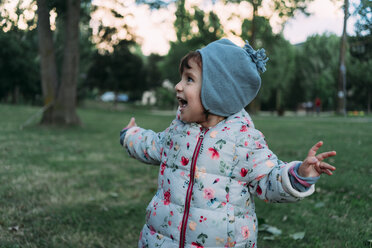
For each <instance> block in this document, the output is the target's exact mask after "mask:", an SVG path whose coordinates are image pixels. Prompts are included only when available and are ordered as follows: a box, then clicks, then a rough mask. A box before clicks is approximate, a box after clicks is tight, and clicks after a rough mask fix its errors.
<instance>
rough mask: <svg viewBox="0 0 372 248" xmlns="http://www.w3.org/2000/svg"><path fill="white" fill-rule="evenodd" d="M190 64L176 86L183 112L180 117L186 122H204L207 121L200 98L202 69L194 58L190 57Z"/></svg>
mask: <svg viewBox="0 0 372 248" xmlns="http://www.w3.org/2000/svg"><path fill="white" fill-rule="evenodd" d="M188 64H189V66H190V68H187V67H185V68H184V71H183V73H182V75H181V76H182V78H181V81H180V82H179V83H178V84H176V86H175V90H176V92H177V99H178V104H179V106H180V112H181V116H180V117H181V120H182V121H184V122H189V123H191V122H196V123H202V122H204V121H206V116H205V114H204V108H203V105H202V103H201V99H200V92H201V85H202V71H201V68H200V67H199V65H198V64H197V63H196V62H195V61H194V59H190V60H189V61H188Z"/></svg>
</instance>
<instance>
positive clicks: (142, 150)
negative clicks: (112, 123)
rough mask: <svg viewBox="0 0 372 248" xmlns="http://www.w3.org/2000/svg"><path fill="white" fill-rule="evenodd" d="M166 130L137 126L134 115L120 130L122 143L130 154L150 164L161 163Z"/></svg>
mask: <svg viewBox="0 0 372 248" xmlns="http://www.w3.org/2000/svg"><path fill="white" fill-rule="evenodd" d="M163 137H164V132H160V133H156V132H154V131H152V130H146V129H143V128H140V127H138V126H137V124H136V121H135V118H134V117H132V118H131V119H130V121H129V123H128V125H127V126H126V127H125V128H123V130H122V131H121V132H120V144H121V145H122V146H124V147H125V148H126V150H127V152H128V153H129V155H130V156H132V157H134V158H136V159H138V160H140V161H142V162H145V163H149V164H157V165H159V164H160V159H161V151H162V146H163Z"/></svg>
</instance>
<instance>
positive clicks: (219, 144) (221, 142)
mask: <svg viewBox="0 0 372 248" xmlns="http://www.w3.org/2000/svg"><path fill="white" fill-rule="evenodd" d="M224 144H226V141H225V140H223V139H220V140H219V141H217V142H216V145H218V146H219V150H221V149H222V147H223V145H224Z"/></svg>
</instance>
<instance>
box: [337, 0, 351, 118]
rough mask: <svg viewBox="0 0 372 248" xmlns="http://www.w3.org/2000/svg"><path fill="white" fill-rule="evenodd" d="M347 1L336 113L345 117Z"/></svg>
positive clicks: (347, 2)
mask: <svg viewBox="0 0 372 248" xmlns="http://www.w3.org/2000/svg"><path fill="white" fill-rule="evenodd" d="M348 9H349V1H348V0H345V6H344V27H343V31H342V37H341V45H340V61H339V73H338V94H337V97H338V101H337V102H338V104H337V113H338V114H343V115H345V116H346V66H345V52H346V25H347V19H348V17H349V11H348Z"/></svg>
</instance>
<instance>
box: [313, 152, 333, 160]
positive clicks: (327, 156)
mask: <svg viewBox="0 0 372 248" xmlns="http://www.w3.org/2000/svg"><path fill="white" fill-rule="evenodd" d="M333 156H336V151H331V152H323V153H320V154H318V155H316V158H317V159H319V160H320V161H322V160H323V159H326V158H329V157H333Z"/></svg>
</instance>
